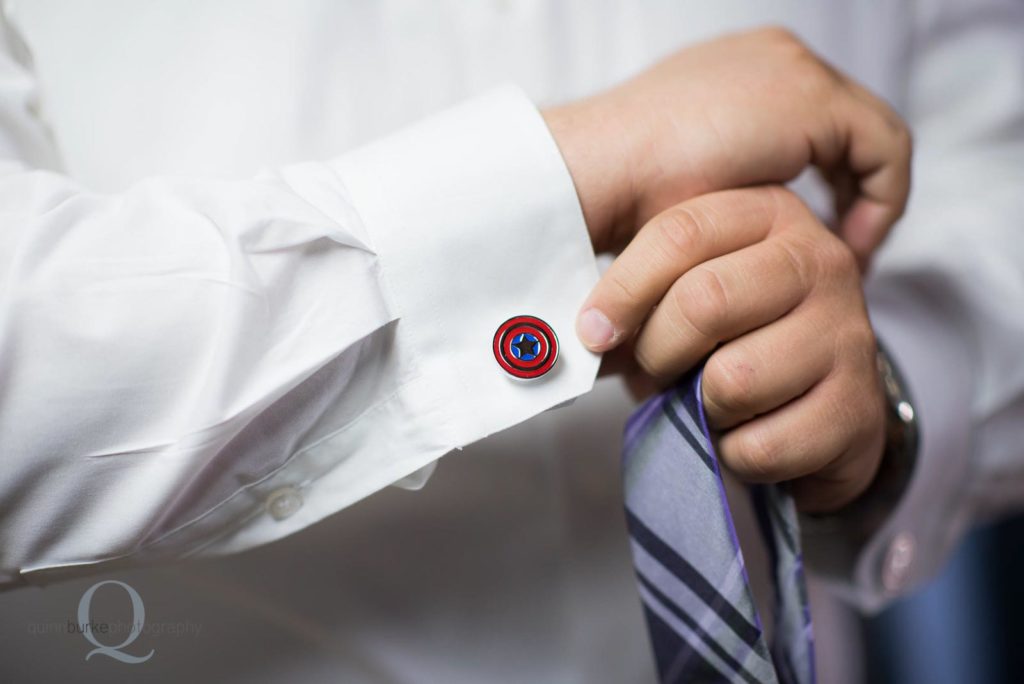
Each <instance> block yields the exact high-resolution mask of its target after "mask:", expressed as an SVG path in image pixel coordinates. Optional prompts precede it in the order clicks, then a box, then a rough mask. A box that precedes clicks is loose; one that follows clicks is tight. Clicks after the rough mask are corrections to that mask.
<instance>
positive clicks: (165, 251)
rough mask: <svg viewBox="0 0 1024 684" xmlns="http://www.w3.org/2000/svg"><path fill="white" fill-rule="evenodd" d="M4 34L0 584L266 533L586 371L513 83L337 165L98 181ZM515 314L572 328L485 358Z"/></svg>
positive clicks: (543, 404)
mask: <svg viewBox="0 0 1024 684" xmlns="http://www.w3.org/2000/svg"><path fill="white" fill-rule="evenodd" d="M3 29H4V31H3V33H2V35H0V41H2V44H0V122H2V126H0V157H2V158H0V216H2V220H0V278H2V281H3V287H2V289H0V378H2V381H0V444H2V445H3V469H2V471H0V538H2V540H3V542H2V544H0V586H11V585H14V584H18V583H23V582H26V581H27V582H33V583H45V582H47V581H50V580H52V579H55V578H60V577H65V576H73V575H76V574H82V573H86V572H95V571H97V570H104V571H105V570H106V569H108V568H113V567H119V566H125V565H132V564H136V563H141V562H148V561H151V560H155V559H161V558H178V557H183V556H189V555H196V554H212V553H226V552H232V551H238V550H241V549H245V548H248V547H251V546H254V545H258V544H262V543H266V542H269V541H271V540H273V539H276V538H280V537H282V536H285V535H288V534H290V533H292V532H295V531H297V530H299V529H301V528H303V527H305V526H308V525H310V524H313V523H315V522H317V521H319V520H321V519H323V518H324V517H326V516H328V515H331V514H333V513H335V512H337V511H339V510H341V509H343V508H345V507H346V506H348V505H350V504H352V503H353V502H355V501H357V500H358V499H360V498H362V497H365V496H367V495H369V494H371V493H372V492H374V491H376V490H378V489H380V488H382V487H385V486H387V485H389V484H392V483H395V482H399V481H402V482H405V483H412V484H417V483H421V482H422V480H423V479H424V473H425V471H424V468H425V467H428V466H429V465H430V464H431V463H433V462H434V461H436V460H437V459H438V458H439V457H441V456H442V455H443V454H445V453H446V452H448V451H450V450H452V449H457V448H460V447H462V446H464V445H466V444H469V443H470V442H473V441H475V440H478V439H480V438H482V437H484V436H486V435H488V434H490V433H493V432H496V431H499V430H502V429H504V428H506V427H509V426H511V425H514V424H516V423H519V422H521V421H524V420H526V419H528V418H530V417H531V416H533V415H535V414H537V413H539V412H541V411H544V410H546V409H549V408H551V407H553V406H556V405H559V404H562V403H564V402H567V401H569V400H571V399H572V398H574V397H576V396H577V395H579V394H581V393H584V392H586V391H588V390H589V389H590V387H591V386H592V383H593V380H594V376H595V374H596V371H597V365H598V358H597V356H595V355H593V354H591V353H590V352H588V351H586V350H585V349H584V348H583V347H582V346H581V345H580V344H579V343H578V342H577V341H576V340H575V335H573V334H572V330H573V324H572V321H573V318H574V314H575V309H576V307H577V306H578V304H579V302H580V301H582V299H583V298H584V297H585V295H586V293H587V292H588V291H589V289H590V287H592V285H593V283H594V282H595V281H596V278H597V271H596V267H595V263H594V256H593V252H592V250H591V247H590V241H589V237H588V234H587V231H586V228H585V225H584V222H583V217H582V213H581V211H580V208H579V204H578V200H577V198H576V193H575V190H574V188H573V185H572V181H571V178H570V176H569V174H568V171H567V169H566V168H565V165H564V163H563V161H562V159H561V156H560V154H559V152H558V150H557V148H556V146H555V143H554V141H553V139H552V138H551V136H550V133H549V132H548V130H547V128H546V126H545V124H544V122H543V119H542V118H541V116H540V115H539V113H538V112H537V110H536V109H535V108H534V107H533V105H532V104H531V103H530V102H529V101H528V100H527V98H526V97H525V96H524V95H523V94H522V93H521V92H520V91H519V90H517V89H515V88H511V87H508V88H503V89H499V90H496V91H493V92H491V93H489V94H486V95H484V96H482V97H480V98H478V99H476V100H472V101H470V102H467V103H465V104H463V105H461V106H459V107H456V108H454V109H452V110H450V111H447V112H444V113H441V114H439V115H437V116H435V117H434V118H431V119H429V120H426V121H423V122H422V123H420V124H418V125H416V126H413V127H412V128H410V129H408V130H406V131H403V132H400V133H397V134H395V135H394V136H392V137H389V138H387V139H384V140H381V141H379V142H376V143H374V144H371V145H369V146H368V147H366V148H364V149H360V150H356V151H353V152H351V153H348V154H345V155H344V156H342V157H340V158H337V159H334V160H330V161H326V162H309V163H303V164H297V165H292V166H288V167H285V168H281V169H277V170H274V171H270V172H267V173H265V174H261V175H260V176H259V177H256V178H251V179H246V180H238V181H223V180H203V179H194V178H180V177H176V178H151V179H146V180H143V181H140V182H138V183H137V184H135V185H133V186H132V187H130V188H128V189H126V190H125V191H124V192H121V193H119V194H113V195H105V194H97V193H94V192H91V191H89V190H88V189H87V188H86V187H84V186H83V185H82V184H80V183H78V182H76V180H75V179H73V178H70V177H68V176H67V175H65V174H63V173H61V172H60V170H59V168H60V164H59V161H58V155H57V154H56V150H55V149H54V147H53V145H52V142H51V138H50V136H49V135H48V134H47V131H46V129H45V126H44V125H43V123H42V121H41V120H40V117H39V116H37V114H36V112H37V110H38V107H37V102H36V95H37V93H36V83H35V80H34V78H33V76H32V72H31V65H30V56H29V54H28V51H27V50H25V48H24V45H22V43H21V42H20V40H19V38H18V36H17V34H16V33H14V31H13V30H12V29H11V27H10V26H7V25H3ZM47 168H49V169H50V170H45V169H47ZM516 314H531V315H535V316H538V317H540V318H542V319H544V320H546V321H547V322H548V323H550V324H551V325H552V327H553V328H554V329H555V331H556V333H562V335H561V337H560V341H561V350H560V357H559V361H558V363H557V364H556V366H555V370H553V371H552V372H551V373H549V374H548V375H547V376H545V377H544V378H543V379H541V380H538V381H535V382H530V383H523V382H521V381H516V380H514V379H512V378H510V377H507V376H506V375H505V374H504V373H503V372H502V371H501V370H500V369H499V367H498V365H497V363H496V362H495V360H494V358H493V354H492V351H491V341H492V336H493V334H494V331H495V330H496V329H497V327H498V326H499V325H500V324H501V323H502V322H503V321H504V320H506V319H507V318H509V317H510V316H512V315H516ZM417 473H419V474H418V475H417Z"/></svg>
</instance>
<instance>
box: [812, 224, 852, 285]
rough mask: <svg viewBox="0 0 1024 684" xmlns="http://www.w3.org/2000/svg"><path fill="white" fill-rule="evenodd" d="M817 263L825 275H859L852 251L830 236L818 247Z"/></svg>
mask: <svg viewBox="0 0 1024 684" xmlns="http://www.w3.org/2000/svg"><path fill="white" fill-rule="evenodd" d="M818 261H819V263H820V264H821V265H822V267H823V269H824V271H825V272H826V273H831V274H835V275H855V276H856V275H858V274H859V273H860V268H859V266H858V265H857V257H856V256H855V255H854V253H853V250H851V249H850V248H849V247H848V246H847V245H846V243H844V242H843V241H842V240H840V239H839V238H837V237H835V236H833V235H831V234H827V239H825V240H822V241H821V243H820V244H819V246H818Z"/></svg>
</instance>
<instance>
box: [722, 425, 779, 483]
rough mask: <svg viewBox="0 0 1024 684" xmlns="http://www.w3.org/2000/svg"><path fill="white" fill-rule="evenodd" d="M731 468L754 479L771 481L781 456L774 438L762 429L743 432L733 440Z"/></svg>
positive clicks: (777, 469) (777, 471)
mask: <svg viewBox="0 0 1024 684" xmlns="http://www.w3.org/2000/svg"><path fill="white" fill-rule="evenodd" d="M734 447H735V453H734V455H733V460H734V465H733V469H734V470H737V471H739V472H740V473H741V474H743V475H744V476H746V477H748V478H750V479H753V480H756V481H771V480H773V479H775V478H776V477H777V474H778V473H779V471H780V467H781V457H780V450H779V449H778V445H777V444H776V443H775V440H774V439H772V438H771V437H769V436H768V435H767V434H766V433H765V432H764V431H763V430H754V431H751V432H748V433H746V434H744V435H743V436H742V437H740V438H739V439H738V440H736V442H734Z"/></svg>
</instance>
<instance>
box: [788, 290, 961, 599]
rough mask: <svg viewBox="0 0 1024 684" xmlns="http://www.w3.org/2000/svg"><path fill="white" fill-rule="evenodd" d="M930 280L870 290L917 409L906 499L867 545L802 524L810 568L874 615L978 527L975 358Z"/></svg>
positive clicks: (875, 316) (822, 524)
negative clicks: (972, 504)
mask: <svg viewBox="0 0 1024 684" xmlns="http://www.w3.org/2000/svg"><path fill="white" fill-rule="evenodd" d="M926 280H927V278H920V277H913V278H910V277H895V278H889V279H886V281H885V282H882V281H881V280H876V281H873V282H871V283H870V284H869V286H868V301H869V310H870V314H871V320H872V324H873V326H874V329H875V331H876V333H877V335H878V338H879V339H880V340H882V341H883V342H884V344H885V347H886V350H887V352H888V353H889V355H890V356H891V358H892V360H893V362H894V363H895V364H896V365H897V366H898V368H899V371H900V373H901V375H902V376H903V379H904V380H905V382H906V383H907V385H908V386H909V395H910V396H911V397H912V398H913V400H914V404H915V406H914V410H915V414H916V417H917V423H918V434H919V443H918V453H917V459H916V463H915V465H914V470H913V474H912V475H911V478H910V481H909V484H908V485H907V488H906V490H905V491H904V493H903V496H902V497H901V498H900V500H899V501H897V502H894V506H893V509H892V511H891V513H890V515H889V516H888V518H887V519H886V520H885V522H884V523H883V524H882V525H881V526H880V527H879V528H878V530H877V531H876V532H875V533H874V534H873V535H872V536H871V537H870V538H869V539H867V540H866V541H863V542H861V541H857V540H852V539H850V538H848V537H844V535H843V534H842V532H841V531H840V529H839V528H837V527H835V526H832V525H831V524H830V521H828V520H825V521H818V520H804V521H803V522H804V523H805V524H804V525H803V530H804V552H805V554H806V556H807V558H808V562H809V565H810V566H811V567H812V568H813V569H815V570H816V571H818V572H819V573H821V574H822V575H823V577H824V579H825V580H826V582H827V583H829V584H830V585H831V586H832V588H833V589H834V590H836V591H837V592H838V593H839V594H840V595H842V596H844V597H845V598H847V599H848V600H850V601H852V602H853V603H854V604H856V605H857V606H858V607H859V608H861V609H862V610H865V611H868V612H873V611H876V610H879V609H881V608H882V607H883V606H884V605H885V604H886V603H887V602H888V601H890V600H892V599H893V598H895V597H897V596H899V595H901V594H904V593H906V592H907V591H909V590H910V589H912V588H914V587H916V586H919V585H920V584H921V583H923V582H924V581H926V580H927V579H929V578H930V577H931V576H932V575H934V574H935V572H936V571H937V570H938V569H939V568H940V567H941V566H942V564H943V562H944V561H945V559H946V557H947V556H948V555H949V553H950V551H951V549H952V548H953V546H954V545H955V543H956V542H957V541H958V540H959V538H960V537H961V536H962V535H963V533H964V531H965V530H966V529H967V527H968V525H969V521H970V514H969V513H970V512H969V497H968V493H967V489H968V488H967V486H966V484H965V483H966V482H967V477H968V470H969V460H968V459H969V454H970V442H971V421H970V416H971V397H972V396H973V392H972V388H973V380H972V373H971V369H970V367H969V364H968V359H969V358H970V356H969V355H968V353H967V347H966V343H965V341H964V340H963V339H962V338H961V336H960V335H959V333H958V332H957V330H956V325H955V322H956V320H957V318H956V313H955V311H953V310H952V305H951V304H950V302H951V301H953V298H952V297H949V298H945V297H942V296H941V292H942V290H941V288H939V287H934V286H933V285H934V283H928V282H926Z"/></svg>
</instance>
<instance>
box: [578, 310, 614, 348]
mask: <svg viewBox="0 0 1024 684" xmlns="http://www.w3.org/2000/svg"><path fill="white" fill-rule="evenodd" d="M576 334H578V335H579V336H580V340H581V341H582V342H583V344H585V345H587V347H589V348H590V349H592V350H593V351H604V350H605V349H606V348H607V347H608V346H609V344H610V343H611V342H612V341H613V340H614V339H615V328H614V327H613V326H612V322H611V321H610V320H608V317H607V316H605V315H604V313H602V312H601V310H600V309H587V310H586V311H584V312H583V313H581V314H580V317H579V319H578V320H577V321H576Z"/></svg>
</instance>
